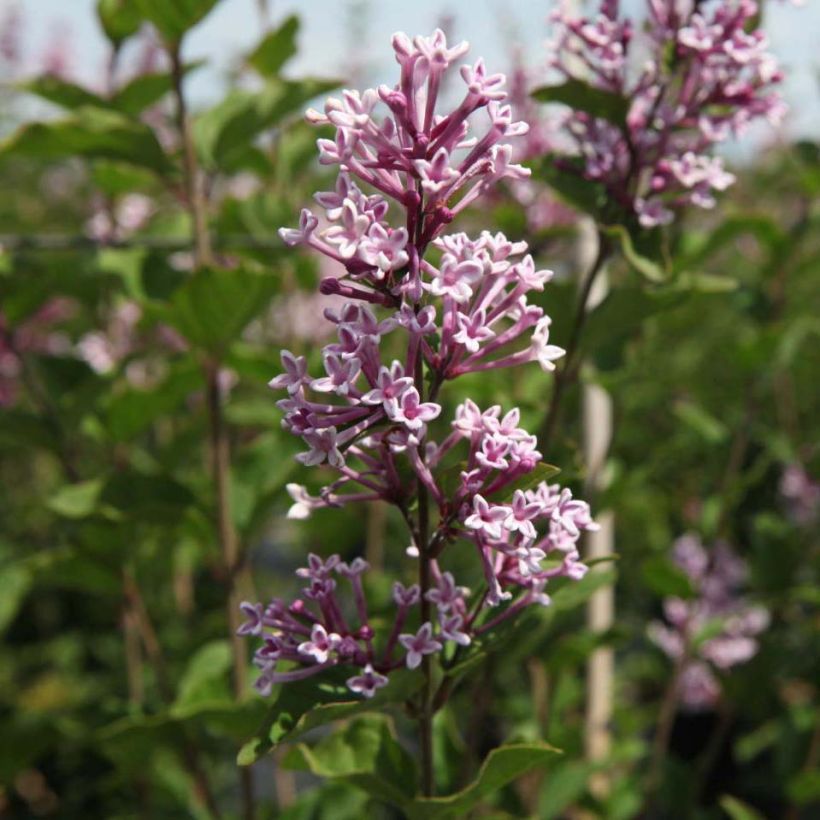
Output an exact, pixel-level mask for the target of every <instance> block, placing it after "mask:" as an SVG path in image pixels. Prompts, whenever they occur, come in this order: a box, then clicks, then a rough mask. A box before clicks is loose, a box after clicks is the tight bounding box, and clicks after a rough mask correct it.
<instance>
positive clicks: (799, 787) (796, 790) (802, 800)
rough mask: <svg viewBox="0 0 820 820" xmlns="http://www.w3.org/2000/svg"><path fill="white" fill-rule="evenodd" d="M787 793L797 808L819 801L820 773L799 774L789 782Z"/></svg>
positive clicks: (807, 772)
mask: <svg viewBox="0 0 820 820" xmlns="http://www.w3.org/2000/svg"><path fill="white" fill-rule="evenodd" d="M787 791H788V793H789V797H791V799H792V800H794V802H795V803H797V805H798V806H805V805H807V804H809V803H816V801H820V772H818V771H812V770H805V771H802V772H799V773H798V774H796V775H795V776H794V777H792V778H791V779H790V780H789V784H788V786H787ZM815 808H816V806H815Z"/></svg>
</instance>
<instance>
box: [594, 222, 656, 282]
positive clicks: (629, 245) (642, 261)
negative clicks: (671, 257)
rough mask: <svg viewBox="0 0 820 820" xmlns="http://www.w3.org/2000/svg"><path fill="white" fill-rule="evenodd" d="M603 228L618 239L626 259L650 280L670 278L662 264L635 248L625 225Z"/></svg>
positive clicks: (605, 226)
mask: <svg viewBox="0 0 820 820" xmlns="http://www.w3.org/2000/svg"><path fill="white" fill-rule="evenodd" d="M601 230H602V231H603V232H604V233H605V234H606V235H607V236H610V237H611V238H613V239H615V240H617V242H618V243H619V244H620V247H621V253H623V255H624V258H625V259H626V261H627V262H628V263H629V264H630V265H631V266H632V267H633V268H634V269H635V270H636V271H637V272H638V273H640V274H641V276H643V277H644V278H645V279H648V280H649V281H650V282H655V283H659V282H666V281H668V280H669V273H668V272H667V271H665V270H664V269H663V267H662V266H661V265H659V264H658V263H657V262H655V261H653V260H652V259H650V258H649V257H648V256H643V255H642V254H641V253H639V252H638V251H637V250H636V249H635V243H634V241H633V238H632V235H631V234H630V233H629V231H628V230H627V228H626V227H625V226H623V225H603V226H601Z"/></svg>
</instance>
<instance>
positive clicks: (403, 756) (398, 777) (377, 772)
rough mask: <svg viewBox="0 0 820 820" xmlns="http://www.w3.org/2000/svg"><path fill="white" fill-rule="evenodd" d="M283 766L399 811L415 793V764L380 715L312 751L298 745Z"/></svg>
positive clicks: (362, 720) (361, 721)
mask: <svg viewBox="0 0 820 820" xmlns="http://www.w3.org/2000/svg"><path fill="white" fill-rule="evenodd" d="M284 764H285V765H286V766H288V767H289V768H296V769H305V770H307V771H310V772H312V773H313V774H315V775H318V776H319V777H327V778H332V779H334V780H342V781H344V782H347V783H350V784H351V785H354V786H357V787H358V788H360V789H363V790H364V791H366V792H367V793H368V794H369V795H371V796H372V797H375V798H376V799H378V800H384V801H385V802H387V803H392V804H394V805H396V806H399V807H403V806H405V805H407V804H408V803H409V801H410V800H411V799H412V798H413V796H414V795H415V793H416V783H417V773H416V764H415V761H414V760H413V758H412V757H411V756H410V755H409V754H408V753H407V751H406V750H405V749H404V748H403V747H402V746H401V745H400V744H399V743H398V742H397V741H396V739H395V738H394V737H393V734H392V731H391V726H390V722H389V719H388V718H386V717H385V716H384V715H366V716H364V717H360V718H357V719H356V720H354V721H352V722H351V723H350V724H348V725H347V726H346V727H345V728H344V729H343V730H342V731H340V732H335V733H334V734H332V735H330V736H329V737H326V738H324V739H323V740H321V741H320V742H319V743H318V744H316V746H314V747H312V748H311V747H308V746H307V745H305V744H304V743H300V744H299V745H298V746H296V747H294V748H293V749H292V750H291V751H290V752H289V753H288V755H287V757H286V758H285V760H284Z"/></svg>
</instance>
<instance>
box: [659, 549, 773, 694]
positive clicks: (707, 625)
mask: <svg viewBox="0 0 820 820" xmlns="http://www.w3.org/2000/svg"><path fill="white" fill-rule="evenodd" d="M672 558H673V560H674V562H675V563H676V564H677V566H678V567H680V569H681V570H683V572H684V573H685V574H686V575H687V576H688V578H689V580H690V581H691V583H692V586H693V588H694V590H695V592H696V596H695V597H694V598H692V599H689V600H684V599H682V598H677V597H670V598H667V599H666V600H665V601H664V605H663V609H664V615H665V617H666V621H667V623H661V622H660V621H654V622H653V623H652V624H650V626H649V630H648V631H649V637H650V639H651V640H652V641H653V642H654V643H655V644H656V645H657V646H658V647H660V649H661V650H662V651H663V652H664V653H665V654H666V655H667V656H669V657H670V658H672V659H673V660H675V661H676V662H677V663H679V664H681V670H680V678H679V682H678V696H679V698H680V702H681V703H682V704H683V706H684V707H686V708H687V709H690V710H702V709H708V708H711V707H713V706H714V705H715V704H716V703H717V701H718V700H719V698H720V693H721V687H720V681H719V679H718V677H717V675H716V674H715V670H719V671H721V672H725V671H726V670H728V669H731V668H732V667H733V666H736V665H737V664H741V663H745V662H746V661H748V660H750V659H751V658H752V657H754V655H755V654H757V650H758V642H757V640H756V636H757V635H758V634H760V633H761V632H763V631H764V630H765V629H766V627H767V626H768V624H769V613H768V612H767V610H766V609H764V608H763V607H761V606H755V605H753V604H750V603H749V602H748V601H747V600H746V599H744V598H743V597H741V596H740V594H739V593H738V589H739V587H740V586H741V585H742V584H743V582H744V580H745V578H746V574H747V569H746V564H745V563H744V562H743V561H742V560H741V559H740V558H739V557H738V556H737V555H735V554H734V553H733V552H732V551H731V549H730V548H729V547H728V545H726V544H724V543H718V544H716V545H715V547H714V549H713V550H712V551H711V553H710V552H707V550H706V549H705V547H704V546H703V544H702V543H701V541H700V539H699V538H697V536H694V535H684V536H682V537H681V538H679V539H678V540H677V541H676V542H675V544H674V546H673V548H672Z"/></svg>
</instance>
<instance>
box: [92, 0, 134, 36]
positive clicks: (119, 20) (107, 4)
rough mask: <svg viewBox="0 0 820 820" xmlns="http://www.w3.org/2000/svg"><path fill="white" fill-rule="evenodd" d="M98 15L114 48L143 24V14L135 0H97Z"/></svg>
mask: <svg viewBox="0 0 820 820" xmlns="http://www.w3.org/2000/svg"><path fill="white" fill-rule="evenodd" d="M97 17H98V19H99V21H100V26H102V30H103V31H104V32H105V36H106V37H108V39H109V40H110V41H111V44H112V45H113V46H114V48H119V47H120V46H121V45H122V43H123V41H124V40H127V39H128V38H129V37H131V36H132V35H133V34H136V33H137V31H139V27H140V26H141V25H142V16H141V15H140V13H139V11H138V10H137V8H136V6H135V5H134V3H133V0H97Z"/></svg>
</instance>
